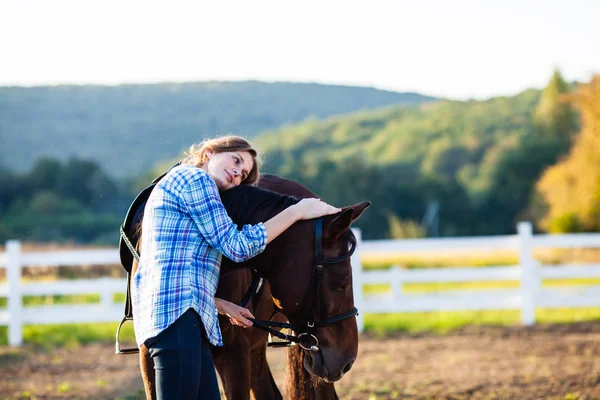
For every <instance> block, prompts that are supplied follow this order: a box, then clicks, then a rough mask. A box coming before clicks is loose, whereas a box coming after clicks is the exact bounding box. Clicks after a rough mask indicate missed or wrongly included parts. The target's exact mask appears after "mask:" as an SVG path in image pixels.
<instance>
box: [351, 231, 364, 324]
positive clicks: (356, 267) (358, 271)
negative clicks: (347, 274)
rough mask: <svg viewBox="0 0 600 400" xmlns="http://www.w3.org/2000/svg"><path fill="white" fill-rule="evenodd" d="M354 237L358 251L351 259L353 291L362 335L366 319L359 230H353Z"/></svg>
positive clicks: (357, 319) (357, 321) (357, 320)
mask: <svg viewBox="0 0 600 400" xmlns="http://www.w3.org/2000/svg"><path fill="white" fill-rule="evenodd" d="M352 232H353V233H354V236H356V251H355V252H354V254H353V255H352V258H351V259H350V261H351V263H352V290H353V292H354V306H355V307H356V308H358V315H357V316H356V325H357V326H358V333H362V332H363V331H364V330H365V317H364V312H365V311H364V310H363V305H364V304H365V303H364V296H363V279H362V275H363V270H362V262H361V261H360V246H361V244H362V234H361V232H360V229H359V228H352Z"/></svg>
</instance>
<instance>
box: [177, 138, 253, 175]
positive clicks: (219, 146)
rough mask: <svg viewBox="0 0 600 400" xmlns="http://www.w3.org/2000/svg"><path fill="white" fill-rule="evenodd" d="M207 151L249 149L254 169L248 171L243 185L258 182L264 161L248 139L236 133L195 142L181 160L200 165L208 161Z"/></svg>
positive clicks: (221, 151) (219, 151)
mask: <svg viewBox="0 0 600 400" xmlns="http://www.w3.org/2000/svg"><path fill="white" fill-rule="evenodd" d="M207 151H210V152H212V153H224V152H231V151H247V152H248V153H250V155H251V156H252V160H253V161H254V162H253V163H252V169H251V170H250V171H248V177H247V178H246V179H244V181H243V182H242V185H252V184H254V183H256V182H258V178H259V176H260V172H259V169H260V164H261V163H262V161H261V158H260V154H259V152H258V151H257V150H256V149H255V148H254V147H253V146H252V144H250V142H248V141H247V140H246V139H244V138H242V137H239V136H235V135H228V136H219V137H216V138H213V139H204V140H203V141H202V142H200V143H195V144H193V145H192V146H191V147H190V150H189V151H188V152H187V153H186V157H185V158H184V159H183V160H181V162H182V163H184V164H191V165H195V166H197V167H199V166H201V165H202V164H204V163H205V162H206V160H207V157H206V152H207Z"/></svg>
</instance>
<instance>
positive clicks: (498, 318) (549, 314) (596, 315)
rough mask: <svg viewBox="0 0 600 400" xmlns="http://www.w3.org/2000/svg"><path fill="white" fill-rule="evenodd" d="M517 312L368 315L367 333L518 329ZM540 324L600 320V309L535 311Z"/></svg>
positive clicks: (518, 317)
mask: <svg viewBox="0 0 600 400" xmlns="http://www.w3.org/2000/svg"><path fill="white" fill-rule="evenodd" d="M520 315H521V314H520V312H519V311H518V310H486V311H448V312H445V311H442V312H418V313H394V314H369V313H367V314H366V315H365V331H367V332H371V333H375V334H377V335H389V334H391V333H393V332H407V333H412V334H416V333H424V332H428V333H434V334H446V333H449V332H452V331H454V330H456V329H459V328H463V327H465V326H482V325H486V326H516V325H519V324H520V318H521V317H520ZM536 320H537V323H539V324H565V323H573V322H583V321H594V320H600V307H592V308H563V309H560V308H559V309H556V308H553V309H544V308H538V309H537V310H536Z"/></svg>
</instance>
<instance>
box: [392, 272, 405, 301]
mask: <svg viewBox="0 0 600 400" xmlns="http://www.w3.org/2000/svg"><path fill="white" fill-rule="evenodd" d="M402 273H403V271H402V268H401V267H400V266H399V265H394V266H393V267H392V268H391V270H390V284H391V285H392V299H393V301H394V302H395V303H398V302H399V301H400V297H401V296H402V286H403V282H402Z"/></svg>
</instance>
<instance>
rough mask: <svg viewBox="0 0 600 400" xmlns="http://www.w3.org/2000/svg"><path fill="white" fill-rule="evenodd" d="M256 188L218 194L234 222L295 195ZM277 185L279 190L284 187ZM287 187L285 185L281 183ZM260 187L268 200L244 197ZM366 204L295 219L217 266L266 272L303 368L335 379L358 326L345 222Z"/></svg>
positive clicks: (256, 217) (353, 347)
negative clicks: (258, 247) (259, 246)
mask: <svg viewBox="0 0 600 400" xmlns="http://www.w3.org/2000/svg"><path fill="white" fill-rule="evenodd" d="M278 179H280V181H277V182H278V183H279V184H281V182H284V183H290V181H286V180H283V179H281V178H278ZM292 183H293V182H292ZM293 184H295V183H293ZM295 185H298V184H295ZM298 186H300V185H298ZM238 189H239V190H238ZM282 189H283V190H286V187H282V186H281V185H280V186H277V190H282ZM293 189H295V190H294V191H292V193H293V194H296V195H297V196H300V195H302V194H304V195H303V196H300V197H313V196H314V194H312V192H308V193H311V195H309V194H308V193H301V191H298V188H297V187H295V186H294V187H293ZM260 190H261V189H258V188H241V187H240V188H236V189H232V190H230V191H228V192H227V193H225V194H223V196H222V198H223V203H224V204H225V207H226V208H227V211H228V213H229V214H230V215H231V216H232V219H233V220H234V221H235V222H236V223H238V224H240V225H241V224H243V223H256V222H259V221H266V220H267V219H269V218H270V217H272V216H273V215H275V214H276V213H277V212H279V211H281V209H283V208H285V207H287V206H289V205H291V204H294V203H295V202H297V201H298V199H297V198H291V197H289V196H281V195H279V194H277V193H273V192H270V191H268V190H266V191H262V192H259V191H260ZM283 190H282V193H285V191H283ZM287 190H288V191H289V190H290V188H289V187H287ZM306 190H307V189H306ZM244 192H246V195H244V194H243V193H244ZM263 192H268V193H271V195H268V196H267V197H270V200H266V199H263V200H260V201H261V202H262V204H263V205H262V206H256V205H255V204H254V203H255V202H249V201H248V198H249V197H252V198H254V199H256V198H260V197H261V196H264V194H265V193H263ZM240 193H242V195H241V196H240ZM240 199H242V200H240ZM275 205H277V206H275ZM369 205H370V202H362V203H358V204H356V205H353V206H350V207H344V208H343V209H342V211H341V212H340V213H338V214H335V215H330V216H326V217H323V219H322V221H321V222H319V221H318V220H309V221H299V222H297V223H295V224H294V225H293V226H291V227H290V228H289V229H288V230H286V231H285V232H284V233H283V234H282V235H280V236H279V237H278V238H277V239H275V240H274V241H273V242H271V243H270V244H269V245H268V246H267V248H266V249H265V251H264V252H263V253H262V254H260V255H258V256H257V257H255V258H253V259H250V260H248V261H246V262H245V263H241V264H237V265H236V264H233V263H232V262H231V261H229V260H225V259H224V260H223V264H222V267H221V268H222V274H223V273H227V271H228V270H230V269H235V268H240V267H245V266H246V267H252V268H254V269H257V270H259V271H261V273H262V274H263V275H265V276H266V278H267V279H268V281H269V284H270V287H271V293H272V296H273V302H274V303H275V305H276V307H278V308H279V309H281V311H282V312H283V313H284V314H285V315H286V317H287V318H288V320H289V321H290V324H291V325H293V326H294V331H295V333H296V334H297V335H298V338H300V339H302V342H303V343H304V345H303V346H302V347H303V348H305V350H306V351H305V357H304V361H303V364H304V368H305V369H306V370H307V371H309V372H310V373H311V374H313V375H315V376H317V377H320V378H322V379H324V380H325V381H328V382H334V381H337V380H339V379H340V378H341V377H342V376H343V375H344V374H345V373H346V372H348V371H349V370H350V368H351V367H352V364H353V363H354V361H355V359H356V355H357V352H358V329H357V325H356V320H355V318H352V317H354V315H355V314H356V312H355V308H354V297H353V291H352V267H351V263H350V256H351V252H352V251H353V249H354V247H355V245H356V239H355V238H354V235H353V234H352V232H351V230H350V225H351V224H352V222H353V221H355V220H356V219H357V218H358V217H359V216H360V215H361V213H362V212H363V211H364V210H365V209H366V208H367V207H368V206H369ZM265 210H268V211H265ZM240 213H242V214H246V216H245V217H244V216H242V215H240ZM248 214H251V215H250V216H248ZM317 224H321V226H320V227H318V226H317ZM302 342H301V343H302ZM311 349H312V351H311Z"/></svg>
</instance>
